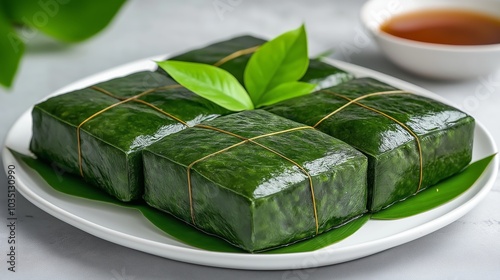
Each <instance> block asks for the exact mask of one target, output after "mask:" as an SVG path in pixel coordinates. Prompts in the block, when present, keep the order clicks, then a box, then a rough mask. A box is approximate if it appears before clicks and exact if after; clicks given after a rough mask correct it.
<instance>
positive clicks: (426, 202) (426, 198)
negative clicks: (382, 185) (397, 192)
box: [372, 155, 495, 220]
mask: <svg viewBox="0 0 500 280" xmlns="http://www.w3.org/2000/svg"><path fill="white" fill-rule="evenodd" d="M494 157H495V155H491V156H488V157H486V158H483V159H481V160H479V161H476V162H474V163H472V164H471V165H469V166H468V167H467V168H466V169H465V170H463V171H462V172H460V173H458V174H456V175H454V176H452V177H450V178H448V179H445V180H444V181H442V182H440V183H438V184H436V185H434V186H432V187H429V188H427V189H426V190H423V191H422V192H420V193H418V195H414V196H411V197H409V198H407V199H406V200H404V201H401V202H398V203H395V204H394V205H391V206H390V207H389V208H386V209H384V210H381V211H379V212H377V213H373V214H372V219H379V220H393V219H401V218H406V217H410V216H413V215H416V214H420V213H423V212H425V211H428V210H431V209H433V208H436V207H438V206H440V205H442V204H444V203H447V202H449V201H451V200H452V199H454V198H455V197H457V196H459V195H460V194H462V193H464V192H465V191H466V190H468V189H469V188H470V187H471V186H472V185H473V184H474V182H475V181H476V180H477V179H478V178H479V176H481V174H483V172H484V170H485V169H486V167H487V166H488V164H489V163H490V162H491V160H493V158H494Z"/></svg>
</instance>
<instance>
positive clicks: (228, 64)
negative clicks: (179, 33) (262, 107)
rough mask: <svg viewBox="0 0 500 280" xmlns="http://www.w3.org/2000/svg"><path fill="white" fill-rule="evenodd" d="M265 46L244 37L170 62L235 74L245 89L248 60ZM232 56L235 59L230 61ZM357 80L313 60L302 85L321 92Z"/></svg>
mask: <svg viewBox="0 0 500 280" xmlns="http://www.w3.org/2000/svg"><path fill="white" fill-rule="evenodd" d="M265 42H266V41H265V40H263V39H260V38H256V37H253V36H248V35H247V36H240V37H235V38H232V39H229V40H225V41H221V42H217V43H215V44H212V45H209V46H206V47H203V48H200V49H195V50H192V51H189V52H187V53H184V54H180V55H177V56H174V57H171V58H169V59H171V60H179V61H187V62H198V63H205V64H212V65H216V66H218V67H220V68H222V69H224V70H226V71H228V72H229V73H231V74H233V76H235V77H236V79H237V80H238V81H239V82H240V83H241V84H242V85H243V84H244V81H243V73H244V71H245V67H246V65H247V63H248V60H249V59H250V57H251V56H252V53H253V50H252V48H253V47H257V46H260V45H262V44H264V43H265ZM232 55H234V56H232ZM228 56H231V59H228V58H229V57H228ZM157 71H158V72H159V73H163V74H165V75H167V73H166V72H165V71H164V70H163V69H161V68H158V70H157ZM353 78H354V76H353V75H352V74H351V73H348V72H345V71H343V70H341V69H338V68H336V67H334V66H332V65H330V64H326V63H324V62H321V61H319V60H318V59H310V60H309V68H308V69H307V72H306V73H305V74H304V76H303V77H302V79H301V81H304V82H308V83H312V84H316V85H317V89H321V88H326V87H331V86H334V85H337V84H340V83H342V82H345V81H348V80H351V79H353Z"/></svg>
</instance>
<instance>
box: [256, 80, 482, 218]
mask: <svg viewBox="0 0 500 280" xmlns="http://www.w3.org/2000/svg"><path fill="white" fill-rule="evenodd" d="M388 91H389V92H393V91H395V92H393V93H389V94H380V95H377V94H378V93H381V92H386V93H387V92H388ZM374 93H377V94H374ZM368 94H372V96H369V97H367V98H364V97H362V96H365V95H366V96H368ZM366 96H365V97H366ZM356 100H358V101H356ZM353 101H356V102H353ZM348 103H349V104H348ZM265 109H266V110H267V111H269V112H272V113H274V114H277V115H280V116H282V117H285V118H288V119H291V120H294V121H297V122H300V123H303V124H306V125H310V126H315V128H316V129H318V130H320V131H323V132H325V133H327V134H329V135H331V136H333V137H335V138H338V139H340V140H343V141H344V142H346V143H348V144H349V145H351V146H353V147H355V148H356V149H358V150H359V151H361V152H363V153H364V154H365V155H366V156H367V157H368V162H369V167H368V185H369V192H370V193H369V202H368V207H369V209H370V210H371V211H378V210H380V209H382V208H384V207H387V206H389V205H391V204H393V203H394V202H397V201H400V200H403V199H405V198H407V197H409V196H411V195H413V194H415V193H417V192H419V191H421V190H423V189H425V188H427V187H429V186H431V185H434V184H436V183H437V182H439V181H440V180H442V179H445V178H447V177H449V176H451V175H453V174H455V173H457V172H459V171H460V170H461V169H463V168H464V167H465V166H466V165H467V164H468V163H469V162H470V160H471V158H472V143H473V137H474V119H473V118H472V117H471V116H469V115H467V114H466V113H464V112H462V111H460V110H458V109H456V108H453V107H451V106H449V105H446V104H443V103H441V102H438V101H436V100H433V99H430V98H426V97H423V96H419V95H416V94H411V93H408V92H401V91H400V90H398V89H397V88H394V87H392V86H389V85H387V84H384V83H382V82H379V81H377V80H374V79H371V78H361V79H354V80H351V81H348V82H346V83H343V84H340V85H337V86H335V87H331V88H328V89H324V90H320V91H318V92H315V93H313V94H310V95H307V96H303V97H298V98H294V99H290V100H287V101H284V102H281V103H279V104H275V105H272V106H269V107H267V108H265ZM329 115H330V116H329ZM328 116H329V117H328ZM415 136H416V137H415ZM420 161H422V164H420Z"/></svg>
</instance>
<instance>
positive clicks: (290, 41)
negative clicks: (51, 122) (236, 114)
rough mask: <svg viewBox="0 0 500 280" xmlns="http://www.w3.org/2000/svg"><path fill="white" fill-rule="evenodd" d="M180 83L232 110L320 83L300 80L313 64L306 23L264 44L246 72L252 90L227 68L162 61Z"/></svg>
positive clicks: (291, 94)
mask: <svg viewBox="0 0 500 280" xmlns="http://www.w3.org/2000/svg"><path fill="white" fill-rule="evenodd" d="M158 65H159V66H160V67H161V68H163V70H165V71H166V72H167V73H168V74H169V75H170V76H172V77H173V78H174V79H175V80H176V81H177V82H178V83H179V84H181V85H182V86H184V87H185V88H187V89H189V90H191V91H193V92H194V93H196V94H198V95H200V96H202V97H204V98H206V99H208V100H210V101H212V102H214V103H216V104H218V105H220V106H222V107H224V108H226V109H228V110H231V111H242V110H252V109H254V108H259V107H262V106H267V105H272V104H274V103H278V102H281V101H284V100H287V99H290V98H294V97H298V96H301V95H305V94H309V93H311V92H312V91H313V90H314V88H315V87H316V85H314V84H309V83H305V82H299V81H298V80H299V79H300V78H302V76H304V74H305V73H306V71H307V67H308V66H309V58H308V57H307V36H306V31H305V28H304V25H302V26H301V27H299V28H298V29H296V30H292V31H289V32H286V33H284V34H282V35H280V36H278V37H277V38H275V39H273V40H271V41H269V42H267V43H265V44H263V45H262V46H261V47H259V48H258V50H257V51H256V52H255V53H254V54H253V55H252V56H251V57H250V60H249V61H248V64H247V66H246V67H245V72H244V82H245V85H246V88H247V90H248V93H247V91H245V89H244V88H243V86H242V85H241V84H239V83H238V81H237V79H236V78H235V77H234V76H233V75H231V74H230V73H228V72H226V71H225V70H223V69H220V68H218V67H214V66H211V65H207V64H202V63H194V62H180V61H172V60H167V61H164V62H158Z"/></svg>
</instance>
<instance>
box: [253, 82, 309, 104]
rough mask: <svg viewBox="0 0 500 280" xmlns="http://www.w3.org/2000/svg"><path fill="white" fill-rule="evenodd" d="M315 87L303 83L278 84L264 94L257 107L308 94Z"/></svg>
mask: <svg viewBox="0 0 500 280" xmlns="http://www.w3.org/2000/svg"><path fill="white" fill-rule="evenodd" d="M315 87H316V85H314V84H309V83H305V82H288V83H283V84H280V85H278V86H276V87H274V88H273V89H271V90H270V91H268V92H266V93H265V94H264V96H262V97H261V98H260V102H259V105H258V107H261V106H267V105H271V104H275V103H278V102H281V101H284V100H287V99H291V98H294V97H299V96H302V95H306V94H309V93H311V91H313V89H314V88H315Z"/></svg>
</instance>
